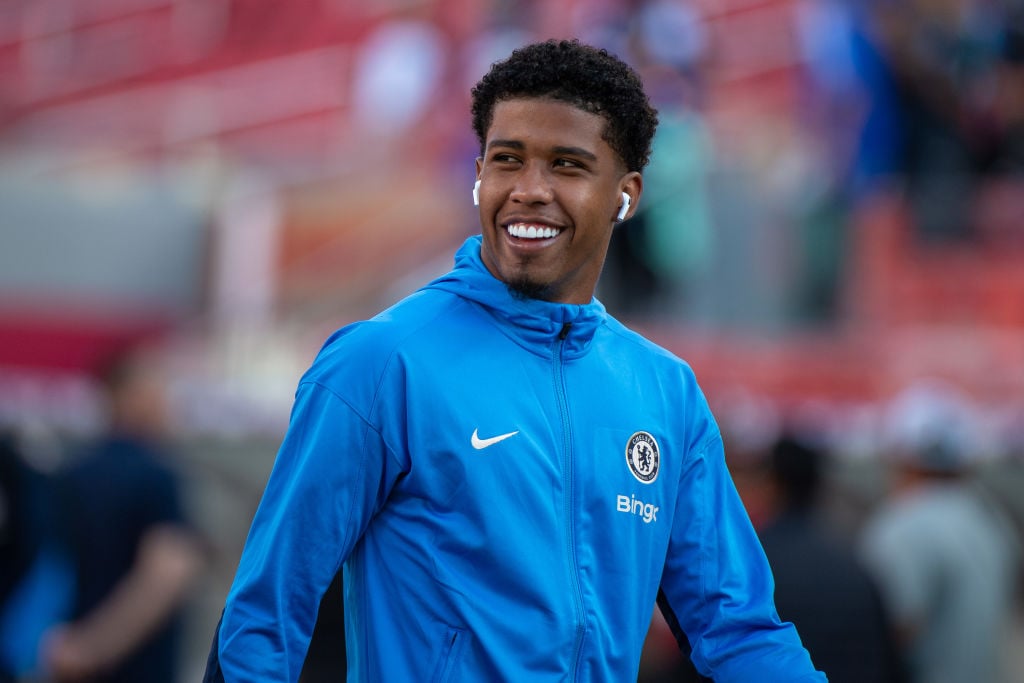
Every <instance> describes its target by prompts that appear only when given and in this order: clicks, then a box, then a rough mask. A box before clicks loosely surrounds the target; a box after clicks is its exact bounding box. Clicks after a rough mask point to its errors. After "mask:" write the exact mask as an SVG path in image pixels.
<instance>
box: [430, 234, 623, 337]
mask: <svg viewBox="0 0 1024 683" xmlns="http://www.w3.org/2000/svg"><path fill="white" fill-rule="evenodd" d="M482 241H483V239H482V237H481V236H480V235H474V236H473V237H470V238H468V239H467V240H466V241H465V242H464V243H463V244H462V246H461V247H460V248H459V250H458V251H457V252H456V253H455V268H454V269H452V270H451V271H450V272H448V273H447V274H445V275H442V276H441V277H439V278H437V279H436V280H434V281H433V282H430V283H429V284H427V285H426V286H425V287H424V289H439V290H442V291H446V292H450V293H452V294H455V295H457V296H459V297H462V298H463V299H468V300H469V301H472V302H474V303H477V304H479V305H480V306H481V307H483V308H484V309H485V310H486V311H487V312H488V313H489V314H490V315H491V316H493V317H494V318H495V319H496V320H497V321H498V322H499V324H500V326H501V327H502V329H503V330H505V332H506V333H507V334H509V335H510V336H511V337H513V338H514V339H516V341H517V342H518V343H520V344H521V345H522V346H524V347H526V348H527V349H529V350H531V351H534V352H538V353H541V352H543V353H548V348H549V347H550V345H551V344H552V343H553V342H554V341H555V340H556V339H557V338H558V336H559V334H561V333H562V330H563V329H565V326H566V324H570V325H571V327H570V328H569V330H568V334H567V336H566V338H565V347H564V350H563V352H564V353H565V355H566V356H572V355H580V354H582V353H584V352H585V351H586V349H587V347H588V346H589V345H590V342H591V340H593V338H594V334H595V333H596V332H597V329H598V327H600V326H601V325H603V324H604V323H605V321H606V319H607V317H608V313H607V311H606V310H605V307H604V305H603V304H602V303H601V302H600V301H598V300H597V299H595V298H591V300H590V303H588V304H561V303H553V302H550V301H542V300H540V299H526V298H520V297H516V296H513V294H512V293H511V292H510V291H509V289H508V287H507V286H506V285H505V283H504V282H502V281H501V280H499V279H497V278H496V277H494V275H492V274H491V272H490V271H489V270H487V266H485V265H484V263H483V260H482V259H481V257H480V245H481V243H482Z"/></svg>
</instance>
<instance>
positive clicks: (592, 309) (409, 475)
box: [213, 236, 825, 683]
mask: <svg viewBox="0 0 1024 683" xmlns="http://www.w3.org/2000/svg"><path fill="white" fill-rule="evenodd" d="M342 566H343V567H344V587H345V609H346V646H347V651H348V666H349V676H348V680H349V681H356V682H361V681H373V682H375V683H376V682H384V683H387V682H396V683H397V682H402V683H405V682H407V681H538V682H542V681H567V680H568V681H586V682H588V683H599V682H602V681H608V682H612V681H615V682H617V683H618V682H621V681H627V680H635V679H636V675H637V670H638V666H639V659H640V653H641V648H642V645H643V642H644V637H645V634H646V633H647V629H648V627H649V625H650V620H651V613H652V610H653V609H654V605H655V601H656V599H658V597H659V590H660V592H661V599H660V600H659V604H661V606H662V609H663V610H664V611H666V616H667V617H668V618H669V623H672V624H676V625H678V633H677V636H678V637H679V638H681V639H682V640H681V644H682V645H683V646H684V650H685V649H690V648H692V659H693V662H694V664H695V666H696V668H697V670H698V671H700V673H701V674H702V675H705V676H709V677H710V676H713V677H714V680H716V681H723V682H729V681H744V682H748V681H752V680H757V681H766V682H772V681H787V682H791V681H822V680H825V678H824V676H823V675H821V674H819V673H816V672H815V671H814V669H813V666H812V665H811V662H810V659H809V657H808V655H807V653H806V651H805V650H804V648H803V647H802V645H801V644H800V641H799V638H798V636H797V634H796V632H795V630H794V629H793V627H792V626H791V625H790V624H787V623H782V622H780V621H779V619H778V616H777V614H776V612H775V608H774V606H773V604H772V598H771V596H772V578H771V574H770V571H769V568H768V564H767V561H766V560H765V556H764V553H763V551H762V550H761V546H760V544H759V542H758V540H757V537H756V535H755V533H754V530H753V528H752V527H751V524H750V522H749V520H748V518H747V515H746V512H745V511H744V509H743V506H742V505H741V503H740V500H739V497H738V496H737V494H736V491H735V489H734V487H733V484H732V481H731V478H730V477H729V474H728V472H727V470H726V467H725V461H724V455H723V452H722V440H721V437H720V435H719V431H718V428H717V426H716V424H715V421H714V419H713V417H712V415H711V413H710V411H709V409H708V406H707V403H706V401H705V399H704V396H703V395H702V393H701V390H700V388H699V387H698V385H697V382H696V380H695V379H694V375H693V372H692V371H691V369H690V367H689V366H688V365H687V364H686V363H685V362H683V361H682V360H680V359H679V358H677V357H676V356H674V355H673V354H671V353H669V352H668V351H666V350H664V349H662V348H660V347H658V346H656V345H654V344H653V343H651V342H650V341H648V340H646V339H644V338H643V337H641V336H640V335H638V334H636V333H634V332H632V331H630V330H629V329H627V328H626V327H624V326H623V325H622V324H620V323H619V322H618V321H616V320H615V319H614V318H612V317H611V316H609V315H608V314H607V312H606V310H605V308H604V306H603V305H602V304H601V303H600V302H599V301H597V300H593V301H592V302H591V303H590V304H587V305H565V304H556V303H549V302H543V301H538V300H528V299H521V298H517V297H515V296H513V295H512V294H510V293H509V291H508V290H507V289H506V287H505V285H504V284H503V283H501V282H500V281H498V280H497V279H496V278H494V277H493V276H492V275H491V274H490V273H489V272H488V271H487V270H486V268H485V267H484V265H483V263H482V261H481V259H480V237H479V236H476V237H472V238H470V239H468V240H467V241H466V243H465V244H464V245H463V246H462V248H461V249H460V250H459V252H458V254H457V256H456V264H455V268H454V269H453V270H452V271H451V272H450V273H449V274H447V275H445V276H443V277H441V278H439V279H437V280H435V281H434V282H432V283H430V284H428V285H427V286H425V287H424V288H422V289H421V290H419V291H417V292H416V293H414V294H412V295H410V296H409V297H408V298H406V299H404V300H403V301H401V302H399V303H397V304H396V305H394V306H393V307H391V308H390V309H388V310H386V311H383V312H382V313H380V314H379V315H377V316H376V317H374V318H373V319H371V320H367V321H362V322H358V323H354V324H352V325H348V326H346V327H344V328H342V329H340V330H339V331H337V332H336V333H335V334H334V335H332V336H331V337H330V339H328V340H327V342H326V344H325V345H324V347H323V349H322V350H321V352H320V354H319V355H318V357H317V359H316V360H315V362H314V363H313V365H312V367H311V368H310V369H309V371H308V372H307V373H306V374H305V376H304V377H303V378H302V379H301V381H300V383H299V387H298V391H297V394H296V400H295V404H294V408H293V414H292V418H291V424H290V427H289V429H288V432H287V434H286V436H285V439H284V441H283V443H282V445H281V448H280V452H279V453H278V456H277V460H276V462H275V465H274V469H273V471H272V473H271V475H270V478H269V481H268V483H267V487H266V490H265V493H264V497H263V500H262V502H261V504H260V506H259V508H258V510H257V512H256V515H255V518H254V520H253V524H252V527H251V530H250V533H249V537H248V539H247V541H246V545H245V549H244V551H243V554H242V557H241V561H240V564H239V567H238V572H237V575H236V577H235V581H234V584H233V586H232V588H231V591H230V593H229V595H228V598H227V602H226V607H225V610H224V613H223V618H222V624H221V626H220V628H219V632H218V637H219V647H218V649H217V651H216V652H215V654H214V657H213V659H215V660H216V661H215V662H214V664H213V665H214V666H216V667H218V668H219V670H220V673H222V675H223V679H224V680H225V681H228V682H229V683H233V682H239V681H268V680H275V681H296V680H297V679H298V676H299V672H300V670H301V668H302V664H303V659H304V656H305V653H306V649H307V647H308V644H309V640H310V636H311V633H312V630H313V625H314V622H315V620H316V611H317V607H318V602H319V598H320V596H321V595H322V594H323V592H324V590H326V588H327V586H328V585H329V584H330V582H331V579H332V577H333V576H334V574H335V572H336V571H337V570H338V569H339V567H342ZM218 675H220V674H218Z"/></svg>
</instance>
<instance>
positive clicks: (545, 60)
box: [472, 39, 658, 171]
mask: <svg viewBox="0 0 1024 683" xmlns="http://www.w3.org/2000/svg"><path fill="white" fill-rule="evenodd" d="M472 96H473V106H472V113H473V130H474V131H475V132H476V137H477V140H479V142H480V151H481V153H483V150H484V146H485V144H486V140H487V129H488V128H490V125H491V120H492V118H493V116H494V105H495V104H497V103H498V102H502V101H504V100H509V99H514V98H521V97H545V98H551V99H555V100H559V101H562V102H567V103H569V104H571V105H573V106H576V107H579V108H580V109H582V110H583V111H587V112H590V113H592V114H597V115H599V116H602V117H604V119H605V120H606V121H607V125H606V127H605V131H604V135H603V137H604V140H605V141H606V142H608V144H609V145H610V146H611V148H612V149H613V150H615V151H616V152H617V153H618V155H619V156H620V157H621V158H622V161H623V162H624V163H625V165H626V168H627V170H629V171H642V170H643V168H644V167H645V166H646V165H647V162H648V161H649V160H650V156H651V140H652V139H653V138H654V131H655V129H656V128H657V126H658V112H657V111H656V110H655V109H654V108H653V107H652V106H651V103H650V101H649V100H648V99H647V94H646V93H645V92H644V87H643V83H642V82H641V80H640V76H639V75H638V74H637V73H636V72H635V71H634V70H633V69H632V67H630V66H629V65H628V64H626V63H625V62H623V61H622V60H620V59H619V58H618V57H616V56H615V55H612V54H610V53H609V52H608V51H607V50H603V49H599V48H596V47H592V46H590V45H585V44H582V43H580V42H579V41H578V40H575V39H573V40H554V39H552V40H547V41H544V42H540V43H533V44H531V45H526V46H523V47H520V48H518V49H516V50H514V51H513V52H512V54H511V55H510V56H509V57H508V58H507V59H504V60H502V61H499V62H495V63H494V64H492V65H491V68H490V71H488V72H487V74H486V75H484V77H483V78H482V79H480V82H479V83H477V84H476V86H474V87H473V90H472Z"/></svg>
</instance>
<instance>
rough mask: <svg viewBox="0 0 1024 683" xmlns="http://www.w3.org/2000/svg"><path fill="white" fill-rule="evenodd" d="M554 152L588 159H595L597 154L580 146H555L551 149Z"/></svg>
mask: <svg viewBox="0 0 1024 683" xmlns="http://www.w3.org/2000/svg"><path fill="white" fill-rule="evenodd" d="M551 151H552V152H554V153H555V154H565V155H568V156H571V157H582V158H583V159H588V160H590V161H597V155H596V154H594V153H593V152H591V151H590V150H586V149H583V148H582V147H555V148H554V149H552V150H551Z"/></svg>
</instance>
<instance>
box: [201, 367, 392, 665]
mask: <svg viewBox="0 0 1024 683" xmlns="http://www.w3.org/2000/svg"><path fill="white" fill-rule="evenodd" d="M398 469H399V468H398V466H397V463H396V460H395V459H394V457H393V454H392V453H391V452H390V451H389V449H388V448H387V446H386V445H385V444H384V441H383V439H382V438H381V436H380V434H379V433H378V432H377V431H376V430H375V429H374V428H373V427H372V426H371V425H370V424H369V422H368V421H367V420H366V419H365V418H364V417H363V416H362V415H360V414H359V413H358V412H357V411H356V410H355V409H353V407H352V406H350V405H349V404H348V403H347V402H346V401H344V400H343V399H341V398H339V397H338V396H337V395H336V394H335V393H333V392H332V391H331V390H330V389H328V388H326V387H324V386H322V385H321V384H319V383H316V382H311V381H307V382H304V383H302V384H300V386H299V390H298V392H297V394H296V400H295V405H294V408H293V411H292V418H291V423H290V425H289V427H288V431H287V433H286V435H285V438H284V441H283V442H282V445H281V448H280V450H279V451H278V454H277V458H276V460H275V463H274V467H273V469H272V471H271V474H270V478H269V480H268V482H267V485H266V489H265V490H264V493H263V498H262V500H261V501H260V504H259V507H258V508H257V510H256V514H255V517H254V518H253V522H252V526H251V528H250V531H249V536H248V538H247V539H246V542H245V548H244V550H243V551H242V556H241V560H240V562H239V566H238V571H237V573H236V575H235V580H234V583H233V585H232V587H231V590H230V592H229V593H228V597H227V601H226V604H225V608H224V611H223V615H222V618H221V623H220V626H219V629H218V632H217V634H216V638H215V645H214V651H213V652H211V655H210V663H209V664H208V668H212V667H216V668H217V669H218V678H217V679H216V680H221V678H220V677H222V679H223V680H224V681H226V682H227V683H241V682H243V681H246V682H250V681H297V680H298V678H299V674H300V672H301V670H302V665H303V663H304V660H305V656H306V651H307V649H308V647H309V642H310V638H311V636H312V632H313V627H314V624H315V621H316V615H317V610H318V607H319V604H320V598H321V596H322V595H323V593H324V592H325V591H326V590H327V587H328V586H329V584H330V582H331V580H332V578H333V577H334V575H335V574H336V573H337V571H338V569H339V567H340V566H341V564H342V563H343V562H344V561H345V559H346V558H347V557H348V555H349V553H350V552H351V551H352V548H353V547H354V546H355V544H356V543H357V542H358V540H359V538H360V537H361V536H362V534H363V532H364V530H365V529H366V526H367V524H368V523H369V521H370V519H372V517H373V515H374V514H375V513H376V512H377V510H379V508H380V506H381V505H382V504H383V501H384V500H385V499H386V498H387V495H388V493H389V491H390V488H391V486H392V485H393V483H394V482H395V480H396V479H397V477H398Z"/></svg>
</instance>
